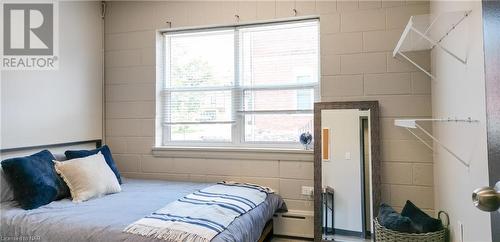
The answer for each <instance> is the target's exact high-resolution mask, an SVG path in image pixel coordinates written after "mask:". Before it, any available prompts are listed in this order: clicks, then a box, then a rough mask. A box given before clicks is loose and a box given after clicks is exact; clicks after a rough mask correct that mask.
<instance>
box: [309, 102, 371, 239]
mask: <svg viewBox="0 0 500 242" xmlns="http://www.w3.org/2000/svg"><path fill="white" fill-rule="evenodd" d="M379 139H380V138H379V106H378V102H377V101H359V102H319V103H315V105H314V191H315V193H314V241H332V240H334V239H335V238H338V237H343V236H349V237H358V238H370V237H371V232H372V231H374V230H373V222H372V221H373V218H374V217H376V214H378V207H379V205H380V193H381V192H380V190H381V188H380V144H379ZM318 191H319V192H318Z"/></svg>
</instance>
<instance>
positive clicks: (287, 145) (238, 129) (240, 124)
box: [156, 17, 321, 149]
mask: <svg viewBox="0 0 500 242" xmlns="http://www.w3.org/2000/svg"><path fill="white" fill-rule="evenodd" d="M293 22H317V28H318V47H317V50H318V62H317V66H318V70H317V80H318V81H317V82H315V83H306V84H295V85H289V86H284V85H277V86H266V87H257V88H252V89H271V90H272V89H273V88H276V89H277V90H283V89H286V88H289V89H299V88H304V89H305V88H312V89H313V90H314V101H313V102H316V101H318V100H319V99H320V91H319V90H320V79H321V78H320V77H321V75H320V73H321V72H320V67H321V63H320V43H319V42H320V41H319V18H318V17H309V18H293V19H284V20H278V21H261V22H255V23H247V24H234V25H224V26H208V27H200V28H177V29H169V30H165V31H161V32H160V36H161V38H162V41H161V43H162V46H161V48H159V49H160V51H161V61H160V65H161V67H160V68H159V69H160V70H161V71H160V72H159V74H160V78H159V81H160V83H159V84H158V85H157V88H159V91H158V92H157V93H158V94H157V100H158V101H157V107H158V105H159V106H162V105H163V103H164V102H165V101H166V100H165V98H167V97H166V95H164V93H165V90H166V86H165V85H166V83H167V82H166V81H167V75H168V68H167V65H168V64H169V60H168V58H167V57H168V56H170V54H169V53H168V51H169V50H170V48H167V43H168V40H167V39H168V38H167V36H166V35H167V34H169V33H180V32H184V33H195V32H207V31H210V30H213V31H221V30H225V29H226V30H227V29H232V30H234V38H235V39H234V43H235V46H234V60H235V61H234V82H233V88H232V90H233V93H232V95H233V96H232V97H233V98H232V99H233V103H232V104H233V105H232V109H233V110H232V113H233V116H234V122H233V125H232V126H231V127H232V128H231V141H196V140H190V141H170V137H171V132H170V131H171V130H170V127H169V126H168V125H164V123H163V121H164V119H163V116H164V113H163V110H161V108H157V118H156V120H157V121H156V122H157V125H156V127H157V129H161V130H160V131H159V132H158V131H157V132H156V133H157V135H160V136H161V137H157V139H156V140H157V145H156V147H208V148H210V147H214V148H221V147H228V148H266V149H267V148H281V149H283V148H284V149H302V148H303V146H302V145H301V144H300V143H299V142H287V141H278V142H265V141H245V115H244V114H240V113H241V110H242V109H243V95H244V91H245V90H249V88H244V87H241V86H239V83H240V80H241V75H240V74H241V73H240V71H239V70H240V65H241V64H242V63H240V61H239V53H240V51H241V50H240V46H239V42H240V41H239V39H238V38H239V37H240V36H239V28H240V27H245V26H252V25H254V26H265V25H276V24H280V23H281V24H288V23H293ZM200 89H202V88H200ZM238 96H239V98H236V97H238ZM234 100H238V102H236V101H234ZM254 112H256V113H269V114H281V113H290V114H295V113H307V114H312V115H313V114H314V110H313V109H309V110H266V111H254ZM250 113H251V112H250ZM313 119H314V117H312V120H313ZM311 133H312V130H311Z"/></svg>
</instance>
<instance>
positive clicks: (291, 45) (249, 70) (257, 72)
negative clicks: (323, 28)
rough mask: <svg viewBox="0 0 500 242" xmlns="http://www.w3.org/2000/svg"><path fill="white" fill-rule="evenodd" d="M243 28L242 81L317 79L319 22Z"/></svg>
mask: <svg viewBox="0 0 500 242" xmlns="http://www.w3.org/2000/svg"><path fill="white" fill-rule="evenodd" d="M240 32H241V35H240V45H241V53H240V62H241V63H240V69H241V70H240V71H241V74H240V76H241V78H242V83H243V85H245V86H255V85H259V86H261V85H280V84H297V83H316V82H318V70H319V69H318V26H317V23H316V22H302V23H288V24H277V25H272V26H262V27H248V28H242V29H241V30H240Z"/></svg>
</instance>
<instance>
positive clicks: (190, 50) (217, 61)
mask: <svg viewBox="0 0 500 242" xmlns="http://www.w3.org/2000/svg"><path fill="white" fill-rule="evenodd" d="M318 36H319V35H318V22H317V20H307V21H294V22H281V23H273V24H261V25H248V26H238V27H229V28H212V29H205V30H195V31H179V32H166V33H164V40H165V48H164V49H165V58H164V63H165V65H164V67H165V71H164V78H163V79H164V83H162V84H163V89H162V91H161V96H160V98H159V100H160V102H161V103H159V104H160V105H161V107H162V113H161V115H162V117H161V120H162V125H161V127H162V129H163V130H162V135H163V137H162V142H163V145H166V146H168V145H200V146H247V147H248V146H260V147H296V146H299V144H298V137H299V135H300V134H301V133H303V132H305V131H310V132H312V126H313V114H312V113H313V110H312V109H313V103H314V100H315V98H316V97H317V96H318V95H317V92H318V82H319V81H318V76H319V66H318V65H319V40H318Z"/></svg>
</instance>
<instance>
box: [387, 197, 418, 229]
mask: <svg viewBox="0 0 500 242" xmlns="http://www.w3.org/2000/svg"><path fill="white" fill-rule="evenodd" d="M378 222H379V223H380V225H382V226H384V227H385V228H388V229H390V230H394V231H398V232H403V233H415V232H416V229H415V225H414V224H413V222H412V221H411V219H410V218H408V217H404V216H401V214H399V213H398V212H396V211H394V209H393V208H392V207H391V206H389V205H387V204H385V203H383V204H382V205H380V209H379V212H378Z"/></svg>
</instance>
